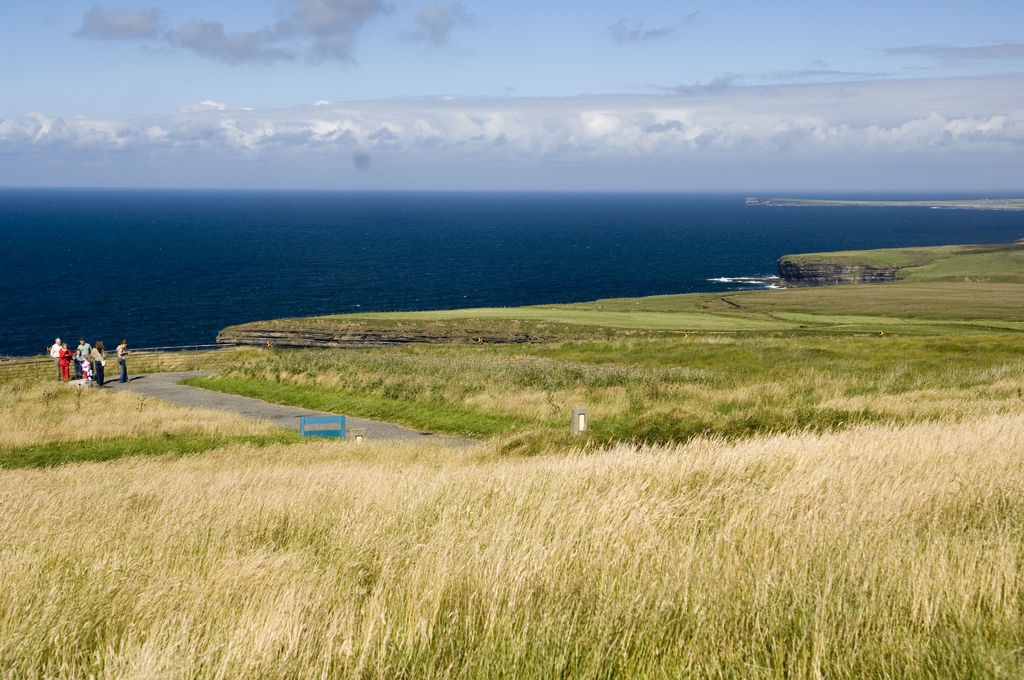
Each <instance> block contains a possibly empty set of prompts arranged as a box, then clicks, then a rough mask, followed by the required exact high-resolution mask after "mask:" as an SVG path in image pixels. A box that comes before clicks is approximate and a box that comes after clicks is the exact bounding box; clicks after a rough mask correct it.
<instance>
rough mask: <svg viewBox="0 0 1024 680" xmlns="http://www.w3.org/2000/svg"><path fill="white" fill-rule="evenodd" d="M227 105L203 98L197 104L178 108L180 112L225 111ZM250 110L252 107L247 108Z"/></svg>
mask: <svg viewBox="0 0 1024 680" xmlns="http://www.w3.org/2000/svg"><path fill="white" fill-rule="evenodd" d="M227 108H228V105H227V104H222V103H221V102H215V101H213V100H212V99H204V100H203V101H201V102H199V103H198V104H189V105H188V106H183V107H181V108H180V109H178V110H179V111H180V112H181V113H198V112H199V111H225V110H227ZM249 110H250V111H251V110H252V109H249Z"/></svg>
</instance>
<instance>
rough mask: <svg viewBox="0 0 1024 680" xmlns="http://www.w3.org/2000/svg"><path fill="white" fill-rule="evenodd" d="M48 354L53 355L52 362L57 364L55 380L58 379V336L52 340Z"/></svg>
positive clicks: (59, 377)
mask: <svg viewBox="0 0 1024 680" xmlns="http://www.w3.org/2000/svg"><path fill="white" fill-rule="evenodd" d="M50 356H51V357H53V363H54V365H56V366H57V380H60V379H61V376H60V338H57V339H56V340H54V341H53V347H51V348H50Z"/></svg>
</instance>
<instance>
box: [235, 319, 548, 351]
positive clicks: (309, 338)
mask: <svg viewBox="0 0 1024 680" xmlns="http://www.w3.org/2000/svg"><path fill="white" fill-rule="evenodd" d="M537 340H538V339H537V338H533V337H531V336H530V335H528V334H526V333H515V334H510V335H508V336H500V337H498V336H494V335H485V334H482V333H481V334H475V333H472V332H463V333H461V334H457V335H452V334H450V333H443V332H438V333H431V332H429V331H420V330H411V331H403V330H380V329H341V330H323V331H322V330H284V329H271V328H260V327H259V326H256V325H252V324H249V325H246V326H245V327H242V328H227V329H225V330H223V331H221V332H220V333H218V334H217V343H218V344H220V345H249V346H255V347H279V348H301V347H337V348H343V349H362V348H376V347H396V346H399V345H409V344H413V343H432V344H442V343H447V344H470V343H524V342H536V341H537Z"/></svg>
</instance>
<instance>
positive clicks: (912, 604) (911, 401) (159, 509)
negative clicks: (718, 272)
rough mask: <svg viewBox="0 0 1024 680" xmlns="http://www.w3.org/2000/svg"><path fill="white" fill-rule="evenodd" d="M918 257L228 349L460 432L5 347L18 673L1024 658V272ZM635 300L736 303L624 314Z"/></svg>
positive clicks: (1002, 663) (1015, 663)
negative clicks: (190, 385)
mask: <svg viewBox="0 0 1024 680" xmlns="http://www.w3.org/2000/svg"><path fill="white" fill-rule="evenodd" d="M899 285H901V286H906V288H903V289H901V290H905V291H908V292H907V297H906V298H905V300H913V299H914V296H915V295H918V296H919V298H920V299H921V300H922V302H921V304H920V305H917V306H915V305H913V304H911V303H908V302H906V301H905V302H904V303H902V304H903V306H902V307H901V306H900V304H901V303H899V301H897V300H896V299H894V298H893V297H892V296H888V297H887V296H886V295H884V294H881V293H880V292H879V291H885V290H889V289H887V288H884V287H882V288H879V287H875V288H873V289H872V288H871V287H867V288H864V287H851V288H850V290H852V291H853V292H850V293H844V292H840V293H835V292H832V291H807V290H800V291H781V292H783V293H787V295H783V296H777V297H772V293H775V291H772V292H764V293H759V292H755V293H749V294H741V295H739V294H738V295H729V296H711V295H707V296H683V297H676V296H669V297H665V298H645V299H639V300H617V301H615V300H605V301H597V302H594V303H585V304H584V305H581V306H580V307H579V308H578V309H579V311H581V312H586V313H588V314H590V315H592V316H591V319H592V320H591V321H590V322H588V323H589V324H593V323H597V324H598V325H596V326H594V325H588V324H573V323H567V324H565V325H564V326H559V328H570V327H571V328H573V329H575V331H576V332H574V333H573V334H572V335H571V337H569V338H567V339H560V340H555V341H550V342H545V343H541V344H515V345H499V344H488V343H475V344H448V345H430V346H427V345H412V346H407V347H398V348H390V349H363V350H344V351H342V350H336V349H305V350H281V349H273V348H262V349H257V348H249V349H240V350H237V351H231V352H217V353H213V354H210V355H208V356H204V357H196V358H195V359H194V361H195V362H196V363H195V365H196V366H199V365H202V366H204V367H211V368H217V369H218V370H219V373H218V374H217V375H215V376H210V377H205V378H201V379H197V380H196V381H195V382H197V383H198V384H202V385H203V386H207V387H211V388H215V389H222V390H226V391H232V392H240V393H246V394H253V395H255V396H260V397H261V398H264V399H267V400H270V401H278V402H283V403H294V404H299V405H304V406H309V407H313V408H317V409H323V410H331V411H336V412H342V413H348V414H352V415H364V416H370V417H377V418H381V419H386V420H393V421H396V422H402V423H405V424H409V425H413V426H415V427H420V428H425V429H432V430H435V431H440V432H451V433H453V434H461V435H469V436H472V437H475V438H477V439H478V440H479V441H480V443H479V445H477V446H475V447H468V448H459V449H453V448H445V447H444V446H441V445H437V444H429V443H416V444H411V443H410V444H388V443H383V442H366V443H363V444H356V443H354V442H344V441H341V442H339V441H302V440H300V439H299V438H297V437H295V436H294V435H291V434H289V433H283V432H281V431H277V430H275V429H274V428H271V427H269V426H267V425H264V424H259V423H251V422H247V421H244V420H242V419H239V418H235V417H232V416H228V415H224V414H213V413H210V412H205V411H199V410H195V409H185V408H180V407H175V406H171V405H168V404H163V403H160V402H156V401H153V400H148V399H144V398H141V397H137V396H134V395H130V394H123V393H112V392H107V391H99V390H78V389H74V388H69V387H68V386H65V385H61V384H57V383H56V382H50V381H49V373H50V371H51V370H52V367H49V366H47V369H48V370H47V371H46V374H45V376H42V377H34V376H30V375H25V376H21V377H3V374H0V413H2V414H3V415H2V416H0V418H2V419H0V427H2V431H3V433H4V440H3V442H2V443H0V536H2V537H3V538H2V541H3V542H2V544H0V574H2V575H3V578H0V677H3V678H23V677H28V678H33V677H40V678H42V677H62V678H63V677H67V678H78V677H82V678H85V677H97V678H115V677H169V678H177V677H182V678H186V677H188V678H194V677H218V678H251V677H261V678H262V677H266V678H296V677H355V678H424V677H430V678H513V677H514V678H550V677H564V678H618V677H639V678H706V677H718V678H808V679H810V678H879V677H884V678H940V677H941V678H1018V677H1021V676H1022V675H1024V654H1022V652H1021V650H1022V649H1024V538H1022V537H1024V466H1021V464H1020V461H1021V455H1022V453H1024V333H1020V332H1019V330H1018V329H1017V324H1019V323H1020V322H1021V321H1024V318H1021V313H1022V312H1021V309H1020V303H1019V300H1020V298H1015V297H1014V293H1015V292H1016V291H1017V290H1018V289H1017V288H1015V287H1013V286H1012V284H1004V285H1003V286H1000V285H997V284H992V285H991V286H987V287H986V286H981V285H980V284H979V285H978V287H975V288H972V289H964V288H963V287H962V286H960V285H953V284H930V285H935V286H948V287H947V288H943V290H948V291H950V296H949V297H947V298H945V300H944V301H943V300H938V299H937V298H936V297H935V292H936V291H937V290H938V289H932V293H933V294H932V295H931V296H929V295H928V294H927V291H926V290H924V289H919V288H916V287H915V284H899ZM1005 286H1010V287H1009V288H1007V287H1005ZM915 291H919V292H915ZM971 291H973V294H971ZM983 291H989V293H988V294H984V293H983ZM814 292H820V293H821V294H822V295H821V296H820V297H817V298H815V297H813V296H811V294H813V293H814ZM788 293H794V294H795V295H788ZM808 296H810V297H808ZM829 296H831V299H832V301H831V302H829ZM723 297H727V298H728V301H730V302H731V303H732V304H728V303H722V302H720V301H721V299H722V298H723ZM854 298H856V299H854ZM801 300H810V302H806V303H804V304H801V302H800V301H801ZM1015 300H1016V303H1015ZM844 301H845V302H844ZM844 305H845V306H844ZM929 305H930V307H929ZM957 307H959V308H960V310H961V312H960V314H959V315H958V314H957V312H956V308H957ZM897 309H899V310H902V311H900V312H899V313H898V314H893V315H892V316H886V312H887V310H897ZM630 310H637V312H639V313H641V314H643V313H649V314H657V315H668V316H671V315H673V314H680V315H685V314H711V315H720V316H722V317H723V318H726V319H728V320H729V322H730V323H732V324H734V328H733V330H731V331H729V332H722V331H711V330H704V331H684V330H674V329H666V328H650V327H645V325H644V324H645V323H647V322H646V321H644V320H643V319H640V318H636V321H637V323H636V324H634V325H633V326H632V327H624V328H615V327H614V326H611V325H604V326H602V325H601V324H602V323H610V322H608V321H607V320H608V319H614V318H618V317H617V316H611V317H608V316H602V315H603V314H605V313H606V312H614V313H616V314H628V313H631V311H630ZM929 310H930V311H929ZM1000 310H1004V311H1002V312H1001V311H1000ZM555 311H556V312H557V311H558V310H557V309H555ZM435 314H436V317H435V318H434V319H430V320H427V321H423V320H418V321H414V323H434V322H436V321H437V319H438V318H440V317H441V316H442V313H435ZM515 314H516V310H507V311H506V312H505V316H502V317H500V318H499V317H496V321H495V322H496V323H497V322H499V321H500V323H512V322H514V321H516V320H517V319H515V318H514V315H515ZM397 316H398V317H399V318H394V317H389V318H388V320H386V321H384V322H382V323H383V324H384V325H388V324H391V325H394V326H400V325H402V324H405V323H410V322H409V321H408V320H406V319H404V318H401V316H402V315H397ZM455 316H458V315H455ZM746 317H749V318H750V319H754V320H758V321H764V322H768V323H771V324H781V326H779V327H772V328H769V329H765V328H763V327H761V326H757V327H754V326H747V327H743V322H744V319H745V318H746ZM651 318H652V319H656V320H657V319H662V318H663V316H655V317H651ZM804 318H807V319H809V321H807V322H805V321H802V319H804ZM851 318H855V319H856V321H850V319H851ZM602 319H603V320H604V321H602ZM594 320H596V321H594ZM310 323H311V324H313V325H315V324H317V323H320V324H323V323H333V322H325V321H324V320H319V321H310ZM444 323H448V324H453V325H454V327H461V328H462V329H463V331H466V330H469V329H468V328H467V327H466V326H465V325H464V324H473V325H474V327H479V326H478V325H477V324H480V323H484V322H481V321H480V320H479V319H475V318H473V317H472V315H468V316H467V317H466V318H465V319H463V320H459V319H452V318H448V319H447V320H445V321H444ZM658 323H659V324H660V323H661V321H658ZM460 324H463V325H461V326H460ZM801 326H803V328H801ZM162 361H163V363H162V364H161V365H160V369H161V370H168V369H171V368H182V367H186V366H184V365H183V363H184V362H186V361H188V360H187V359H185V358H183V357H182V358H178V359H176V360H175V361H174V362H172V361H170V360H169V359H167V360H162ZM172 364H173V365H172ZM149 368H153V369H154V370H155V369H156V365H155V364H150V366H149ZM136 370H138V369H136ZM576 406H586V407H588V409H589V411H590V416H591V424H592V429H591V430H590V431H588V432H587V433H585V434H584V435H581V436H573V435H571V434H570V433H569V417H568V416H569V410H570V409H571V408H572V407H576Z"/></svg>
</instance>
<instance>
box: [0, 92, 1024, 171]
mask: <svg viewBox="0 0 1024 680" xmlns="http://www.w3.org/2000/svg"><path fill="white" fill-rule="evenodd" d="M1022 86H1024V77H1020V76H1016V77H1009V76H1008V77H1001V78H989V79H962V80H945V81H943V80H919V81H902V82H870V83H854V84H850V83H843V84H834V85H817V86H806V85H805V86H785V87H778V86H777V87H771V88H768V87H730V88H727V89H724V90H717V91H707V92H704V93H701V94H685V95H662V96H655V95H651V96H595V97H572V98H551V99H525V98H523V99H517V98H510V99H477V100H466V99H454V100H453V99H447V98H431V99H410V100H387V101H369V102H356V103H353V102H349V103H329V102H326V101H321V102H317V104H316V105H315V106H309V107H302V108H296V109H289V110H282V109H270V110H266V109H257V110H246V109H231V108H228V107H227V106H226V105H224V104H222V103H219V102H216V101H212V100H206V101H203V102H201V103H200V104H198V105H192V106H188V107H185V108H183V109H182V110H181V111H180V112H179V113H178V114H177V115H172V116H167V117H162V118H151V119H95V118H49V117H47V116H45V115H42V114H31V115H28V116H24V117H21V118H9V119H3V120H0V156H3V155H6V156H17V157H20V158H41V157H48V158H54V159H68V160H74V159H75V158H76V154H78V153H79V152H82V151H85V150H87V151H88V154H87V156H88V158H89V159H91V160H95V159H97V158H103V157H104V156H105V155H110V154H116V155H117V157H118V158H125V157H129V156H131V157H139V158H148V159H157V158H160V157H163V156H168V155H169V156H173V157H174V158H176V159H178V160H179V161H181V162H192V163H194V164H196V165H202V164H207V163H210V162H230V163H241V164H243V165H244V164H257V165H260V166H261V167H264V168H274V167H277V165H276V164H279V165H280V167H281V168H282V172H284V171H285V170H284V168H286V167H288V164H289V163H292V162H300V161H298V160H297V159H301V162H302V163H305V164H308V165H316V164H318V163H328V162H330V159H334V158H338V157H339V155H341V156H343V157H344V158H345V159H346V162H345V165H346V167H349V168H351V167H352V158H354V156H353V154H364V155H365V154H370V155H373V156H374V162H373V164H372V168H373V170H372V172H367V173H365V176H370V175H371V174H373V175H374V176H378V173H381V172H384V170H382V168H385V167H388V166H387V164H385V163H382V162H378V157H387V158H391V159H394V163H395V164H402V165H404V166H405V167H407V168H409V169H410V171H411V169H413V168H420V169H421V170H424V171H425V172H428V171H430V170H429V169H430V168H437V167H442V166H446V167H457V168H460V169H461V171H462V172H463V173H464V174H465V178H466V179H465V180H464V181H466V182H468V183H469V185H470V186H472V182H473V173H474V168H480V167H483V166H493V165H495V164H497V165H500V166H501V167H504V168H506V169H507V171H508V172H509V173H513V174H514V173H515V172H516V168H520V169H521V168H526V167H547V168H551V167H557V166H565V165H566V164H569V165H579V164H583V165H585V166H588V167H590V168H605V169H606V170H607V171H608V172H618V173H621V174H622V175H623V176H628V175H629V173H630V172H631V171H632V170H633V169H637V168H639V169H644V168H647V169H651V168H679V169H681V170H682V169H688V168H694V167H701V166H702V165H708V166H715V167H720V168H729V167H733V168H747V167H754V166H756V167H769V166H771V167H777V168H786V167H791V168H797V167H815V168H819V169H820V168H823V167H829V168H842V167H853V166H856V165H857V164H866V165H875V166H877V165H880V164H881V165H887V164H893V163H920V164H921V165H922V168H923V169H925V170H927V169H928V167H929V165H931V166H936V165H939V164H951V163H953V164H955V163H961V164H963V168H964V171H965V172H966V171H968V170H969V169H970V168H971V167H976V166H977V164H979V163H981V164H987V165H988V166H993V167H994V166H995V165H1016V164H1017V159H1018V158H1019V154H1020V152H1021V151H1022V149H1024V102H1021V101H1020V100H1019V98H1018V97H1017V96H1016V94H1015V93H1016V92H1019V91H1020V89H1021V87H1022ZM83 158H84V157H83ZM359 158H360V159H363V156H359ZM189 159H191V161H190V160H189ZM356 166H358V167H359V168H360V169H362V170H366V169H368V168H370V167H371V166H370V163H369V161H368V157H367V159H363V160H361V161H360V162H359V163H356ZM954 167H955V166H954ZM520 171H521V170H520ZM1018 179H1021V180H1024V177H1021V178H1018Z"/></svg>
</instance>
